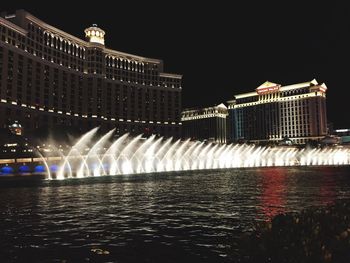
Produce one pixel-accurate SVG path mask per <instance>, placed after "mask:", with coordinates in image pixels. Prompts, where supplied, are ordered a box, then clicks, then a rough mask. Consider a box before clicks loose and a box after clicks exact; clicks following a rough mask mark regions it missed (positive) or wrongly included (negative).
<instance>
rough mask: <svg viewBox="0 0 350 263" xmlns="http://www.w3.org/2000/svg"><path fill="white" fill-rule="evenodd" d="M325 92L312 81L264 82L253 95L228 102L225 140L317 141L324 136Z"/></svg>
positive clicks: (325, 125) (323, 86) (325, 89)
mask: <svg viewBox="0 0 350 263" xmlns="http://www.w3.org/2000/svg"><path fill="white" fill-rule="evenodd" d="M326 91H327V87H326V85H325V84H324V83H323V84H318V83H317V81H316V80H315V79H314V80H312V81H310V82H304V83H299V84H294V85H288V86H281V85H280V84H275V83H272V82H268V81H266V82H265V83H264V84H262V85H261V86H259V87H258V88H257V89H256V90H255V91H254V92H250V93H244V94H239V95H236V96H234V99H233V100H231V101H228V109H229V110H228V111H229V121H228V125H229V136H228V140H229V141H230V142H236V141H239V140H248V141H252V142H266V141H280V140H281V139H283V138H286V137H288V138H289V139H291V140H292V141H293V142H294V143H296V144H303V143H306V142H307V141H308V140H310V139H311V140H319V139H321V138H323V137H324V136H325V135H326V134H327V113H326Z"/></svg>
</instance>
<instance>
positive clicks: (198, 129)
mask: <svg viewBox="0 0 350 263" xmlns="http://www.w3.org/2000/svg"><path fill="white" fill-rule="evenodd" d="M227 115H228V113H227V107H226V106H225V105H224V104H223V103H221V104H220V105H217V106H214V107H208V108H200V109H186V110H184V111H182V114H181V121H182V124H183V125H182V137H183V138H191V139H195V140H207V141H210V142H217V143H226V117H227Z"/></svg>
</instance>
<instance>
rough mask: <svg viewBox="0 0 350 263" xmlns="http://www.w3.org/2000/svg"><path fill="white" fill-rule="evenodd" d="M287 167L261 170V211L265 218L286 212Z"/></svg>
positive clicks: (268, 218)
mask: <svg viewBox="0 0 350 263" xmlns="http://www.w3.org/2000/svg"><path fill="white" fill-rule="evenodd" d="M285 171H286V169H283V168H266V169H263V170H261V196H260V202H261V212H262V214H263V215H264V219H265V220H270V219H271V218H273V217H274V216H275V215H277V214H280V213H284V212H285V205H286V191H287V183H286V172H285Z"/></svg>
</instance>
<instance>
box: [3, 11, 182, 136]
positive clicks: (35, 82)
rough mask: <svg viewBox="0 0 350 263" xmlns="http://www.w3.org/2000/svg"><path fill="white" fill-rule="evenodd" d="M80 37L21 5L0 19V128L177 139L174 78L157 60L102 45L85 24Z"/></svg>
mask: <svg viewBox="0 0 350 263" xmlns="http://www.w3.org/2000/svg"><path fill="white" fill-rule="evenodd" d="M85 36H86V41H85V40H81V39H79V38H77V37H74V36H72V35H70V34H68V33H66V32H63V31H61V30H59V29H57V28H55V27H53V26H50V25H48V24H46V23H45V22H43V21H41V20H39V19H38V18H36V17H34V16H33V15H31V14H29V13H28V12H26V11H24V10H18V11H16V12H15V14H11V15H8V14H6V13H1V16H0V126H1V127H4V126H6V125H8V124H11V123H13V122H14V121H18V122H19V123H20V124H21V125H22V127H23V128H24V130H27V131H30V130H35V129H37V128H40V127H50V128H54V127H55V126H67V127H69V126H74V127H79V129H80V130H81V131H86V130H88V129H90V128H92V127H96V126H104V127H106V128H114V127H115V128H116V131H117V132H118V133H119V134H122V133H125V132H131V133H144V132H147V133H149V134H151V133H153V134H160V135H165V136H175V137H179V136H180V132H181V131H180V128H181V79H182V76H181V75H177V74H169V73H164V72H163V62H162V60H158V59H151V58H145V57H141V56H136V55H131V54H127V53H123V52H119V51H115V50H112V49H109V48H107V47H106V46H105V41H104V37H105V32H104V31H103V30H102V29H100V28H99V27H97V25H93V26H92V27H89V28H87V29H85Z"/></svg>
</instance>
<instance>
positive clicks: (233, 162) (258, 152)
mask: <svg viewBox="0 0 350 263" xmlns="http://www.w3.org/2000/svg"><path fill="white" fill-rule="evenodd" d="M97 130H98V128H94V129H92V130H91V131H89V132H87V133H86V134H84V135H83V136H82V137H81V138H80V139H79V140H78V141H77V142H76V144H75V145H74V146H72V147H71V149H70V151H69V152H68V153H66V154H64V153H60V155H61V163H59V164H58V163H52V162H50V161H49V160H50V158H43V160H44V162H45V167H46V168H47V177H48V179H65V178H85V177H96V176H103V175H118V174H138V173H152V172H170V171H185V170H198V169H224V168H241V167H267V166H311V165H349V164H350V149H348V148H324V149H309V150H308V149H298V148H295V147H285V146H280V147H262V146H255V145H247V144H242V145H238V144H236V145H234V144H229V145H226V144H224V145H219V144H215V143H204V142H199V141H190V140H185V141H183V140H176V141H174V140H173V139H172V138H167V139H166V138H162V137H161V138H156V137H155V136H154V135H153V136H150V137H149V138H142V136H141V135H139V136H136V137H132V136H129V135H128V134H124V135H123V136H121V137H119V138H118V139H117V140H115V141H111V138H112V135H113V133H114V130H111V131H109V132H108V133H106V134H105V135H103V136H102V137H101V138H100V139H98V140H97V141H96V142H95V141H94V140H93V138H94V137H96V132H97ZM57 155H58V154H57ZM47 160H48V161H47ZM57 165H58V167H59V169H58V170H57V171H56V172H53V171H50V167H52V166H55V167H57Z"/></svg>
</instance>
